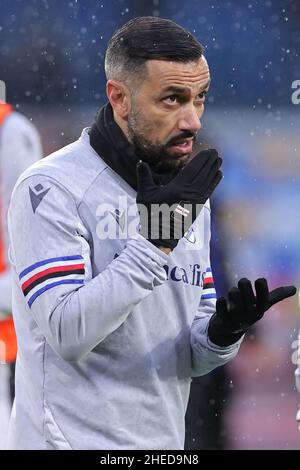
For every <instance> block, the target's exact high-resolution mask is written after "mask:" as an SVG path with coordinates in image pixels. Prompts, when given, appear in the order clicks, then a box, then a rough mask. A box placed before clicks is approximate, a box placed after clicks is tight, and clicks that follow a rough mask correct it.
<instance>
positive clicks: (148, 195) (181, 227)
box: [136, 149, 222, 249]
mask: <svg viewBox="0 0 300 470" xmlns="http://www.w3.org/2000/svg"><path fill="white" fill-rule="evenodd" d="M221 163H222V159H221V158H220V157H219V156H218V152H217V151H216V150H214V149H211V150H203V151H202V152H199V153H198V154H197V155H196V156H195V157H194V158H193V160H192V161H191V162H189V163H188V164H187V165H186V166H185V167H184V168H183V169H182V170H180V171H179V173H178V174H177V175H176V176H175V178H173V179H172V180H171V181H170V182H169V183H168V184H166V185H165V186H159V185H157V184H156V183H155V182H154V181H153V177H152V173H151V169H150V167H149V165H148V164H147V163H145V162H138V163H137V197H136V201H137V204H138V209H139V213H140V222H141V234H142V235H143V236H144V237H145V238H147V239H148V240H149V241H150V242H151V243H153V244H154V245H156V246H164V247H168V248H171V249H174V248H175V247H176V245H177V243H178V241H179V240H180V239H181V238H182V237H183V235H184V234H185V233H186V231H187V230H188V229H189V227H190V226H191V225H192V223H193V222H194V220H195V218H196V217H197V215H198V214H199V212H200V210H201V209H202V207H203V204H204V203H205V202H206V201H207V199H208V198H209V197H210V195H211V194H212V192H213V191H214V189H215V187H216V186H217V185H218V183H219V182H220V180H221V179H222V172H221V171H220V170H219V168H220V166H221ZM159 205H165V206H164V207H165V209H166V212H164V216H163V217H162V216H161V213H160V209H159Z"/></svg>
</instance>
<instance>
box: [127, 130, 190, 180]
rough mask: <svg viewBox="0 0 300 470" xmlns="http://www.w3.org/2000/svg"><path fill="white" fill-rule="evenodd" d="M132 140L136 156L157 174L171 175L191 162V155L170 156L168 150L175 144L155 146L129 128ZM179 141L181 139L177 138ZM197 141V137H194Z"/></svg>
mask: <svg viewBox="0 0 300 470" xmlns="http://www.w3.org/2000/svg"><path fill="white" fill-rule="evenodd" d="M128 127H129V128H128V130H129V135H130V139H131V141H132V144H133V146H134V150H135V154H136V155H137V156H138V157H139V158H140V159H141V160H143V161H144V162H147V163H148V164H149V166H150V168H151V169H152V170H153V171H155V172H156V173H170V172H173V171H174V170H177V171H178V170H179V169H180V168H183V167H184V166H185V165H186V164H187V162H188V161H189V159H190V157H191V155H189V154H187V155H184V156H182V155H181V156H180V158H179V157H177V158H176V157H175V156H173V157H172V156H170V155H169V153H168V149H169V148H170V147H171V144H173V143H175V142H170V143H168V144H166V145H154V144H151V143H150V142H149V141H148V140H147V139H145V138H144V137H143V136H141V135H137V134H136V133H135V132H134V131H133V129H132V128H131V127H130V126H128ZM184 137H191V135H190V134H189V135H184V136H181V139H182V138H184ZM177 140H179V138H178V137H177ZM194 141H195V137H194Z"/></svg>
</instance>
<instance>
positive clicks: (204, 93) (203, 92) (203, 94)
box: [198, 91, 207, 100]
mask: <svg viewBox="0 0 300 470" xmlns="http://www.w3.org/2000/svg"><path fill="white" fill-rule="evenodd" d="M206 95H207V91H202V92H201V93H199V95H198V96H199V98H200V99H201V100H203V99H204V98H205V97H206Z"/></svg>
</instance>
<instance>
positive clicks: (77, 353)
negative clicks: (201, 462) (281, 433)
mask: <svg viewBox="0 0 300 470" xmlns="http://www.w3.org/2000/svg"><path fill="white" fill-rule="evenodd" d="M105 70H106V75H107V96H108V100H109V103H108V104H107V105H106V106H104V107H103V108H102V109H101V110H100V112H99V114H98V116H97V119H96V122H95V123H94V125H93V126H92V127H91V128H87V129H85V130H84V131H83V133H82V135H81V137H80V139H79V140H78V141H76V142H74V143H72V144H71V145H69V146H67V147H65V148H63V149H61V150H60V151H58V152H56V153H55V154H53V155H52V156H50V157H47V158H46V159H44V160H43V161H42V162H41V163H40V164H37V165H34V166H33V167H31V168H30V170H29V171H26V172H25V173H24V174H23V176H22V177H21V179H20V180H19V182H18V184H17V186H16V188H15V190H14V195H13V198H12V203H11V207H10V214H9V229H10V237H11V258H12V262H13V269H14V287H13V296H14V306H15V307H14V312H13V313H14V319H15V325H16V331H17V336H18V344H19V355H18V361H17V373H16V400H15V406H14V409H13V411H12V416H11V427H10V447H11V448H15V449H24V448H25V449H182V448H183V446H184V415H185V410H186V406H187V401H188V396H189V389H190V383H191V379H192V377H193V376H199V375H202V374H206V373H207V372H209V371H211V370H212V369H214V368H215V367H217V366H220V365H222V364H224V363H226V362H227V361H229V360H230V359H232V358H233V357H234V356H235V355H236V354H237V351H238V349H239V345H240V342H241V340H242V337H243V334H244V333H245V331H246V330H247V328H249V326H250V325H251V324H252V323H254V322H255V321H256V320H257V319H258V318H260V317H261V316H262V315H263V313H264V311H265V310H266V309H267V308H269V307H270V306H271V305H272V304H273V303H275V302H278V301H279V300H282V299H284V298H285V297H288V296H290V295H292V294H293V293H294V291H295V288H293V287H282V288H279V290H276V291H274V292H272V293H269V291H268V287H267V283H266V281H265V280H263V279H260V280H258V281H256V297H255V295H254V293H253V290H252V287H251V283H250V281H248V280H247V279H243V280H241V281H240V282H239V285H238V287H237V288H235V289H234V290H232V291H230V292H229V295H230V300H231V301H230V304H228V305H227V304H226V301H225V299H224V298H223V299H219V300H218V302H217V306H216V293H215V290H214V285H213V278H212V273H211V269H210V261H209V239H210V208H209V202H208V198H209V196H210V195H211V193H212V192H213V190H214V189H215V187H216V186H217V184H218V183H219V182H220V180H221V177H222V175H221V172H220V165H221V159H220V158H219V156H218V153H217V152H216V150H206V151H202V152H198V153H197V154H196V155H194V153H195V152H194V153H193V150H195V149H196V147H197V145H196V135H197V132H198V131H199V129H200V118H201V116H202V114H203V111H204V100H205V94H206V93H207V91H208V87H209V83H210V73H209V68H208V65H207V62H206V60H205V58H204V56H203V48H202V46H201V44H200V43H199V42H198V41H197V40H196V39H195V38H194V37H193V36H192V35H191V34H190V33H189V32H188V31H186V30H184V29H183V28H181V27H180V26H178V25H177V24H175V23H173V22H172V21H169V20H164V19H159V18H152V17H140V18H136V19H134V20H131V21H129V22H128V23H127V24H125V25H124V26H123V27H122V28H121V29H120V30H119V31H117V32H116V33H115V34H114V36H113V37H112V38H111V40H110V42H109V45H108V49H107V52H106V58H105ZM194 144H195V145H194ZM193 147H194V149H193ZM192 157H193V158H192ZM160 206H164V208H163V209H164V210H163V211H160ZM166 208H167V210H166ZM138 211H139V212H138ZM139 214H140V217H139ZM132 219H133V220H132ZM133 221H134V222H135V225H134V224H133V223H132V222H133ZM132 227H134V229H133V228H132ZM112 228H113V229H114V230H112ZM24 430H25V432H24Z"/></svg>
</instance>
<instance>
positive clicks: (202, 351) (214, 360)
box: [191, 206, 243, 377]
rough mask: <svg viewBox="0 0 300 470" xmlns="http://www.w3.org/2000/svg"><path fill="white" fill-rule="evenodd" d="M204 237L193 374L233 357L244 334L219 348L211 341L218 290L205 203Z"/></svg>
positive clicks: (194, 326) (193, 332)
mask: <svg viewBox="0 0 300 470" xmlns="http://www.w3.org/2000/svg"><path fill="white" fill-rule="evenodd" d="M203 210H204V211H205V214H204V217H205V228H204V230H205V237H204V247H203V249H204V250H205V252H206V266H205V272H204V275H203V289H202V294H201V298H200V302H199V306H198V310H197V313H196V316H195V318H194V321H193V323H192V326H191V350H192V377H197V376H200V375H205V374H207V373H208V372H210V371H211V370H213V369H215V368H216V367H219V366H222V365H224V364H226V363H227V362H228V361H230V360H231V359H233V358H234V357H235V356H236V355H237V353H238V350H239V347H240V344H241V342H242V340H243V337H242V338H241V339H240V340H239V341H237V342H236V343H234V344H232V345H230V346H227V347H220V346H217V345H216V344H214V343H212V342H211V341H210V339H209V337H208V334H207V330H208V323H209V320H210V317H211V316H212V315H213V313H215V311H216V299H217V295H216V290H215V286H214V280H213V274H212V270H211V267H210V248H209V247H210V209H209V206H205V207H204V209H203Z"/></svg>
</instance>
